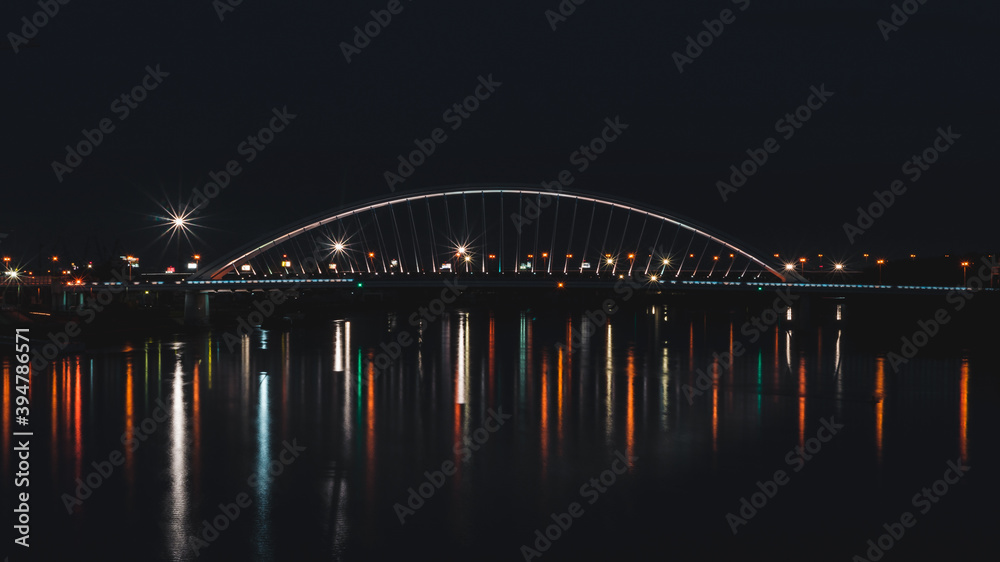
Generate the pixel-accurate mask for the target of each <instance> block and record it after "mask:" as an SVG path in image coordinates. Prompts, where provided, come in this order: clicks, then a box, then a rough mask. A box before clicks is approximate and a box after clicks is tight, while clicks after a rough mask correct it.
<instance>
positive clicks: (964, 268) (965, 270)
mask: <svg viewBox="0 0 1000 562" xmlns="http://www.w3.org/2000/svg"><path fill="white" fill-rule="evenodd" d="M968 278H969V262H967V261H963V262H962V285H965V284H966V283H967V281H968Z"/></svg>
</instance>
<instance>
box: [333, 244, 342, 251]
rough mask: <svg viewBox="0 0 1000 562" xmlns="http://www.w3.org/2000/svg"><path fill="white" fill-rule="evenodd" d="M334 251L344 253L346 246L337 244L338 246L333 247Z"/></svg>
mask: <svg viewBox="0 0 1000 562" xmlns="http://www.w3.org/2000/svg"><path fill="white" fill-rule="evenodd" d="M333 249H334V250H337V251H338V252H343V251H344V245H343V244H341V243H340V242H337V243H336V244H334V245H333Z"/></svg>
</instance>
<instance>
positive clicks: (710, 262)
mask: <svg viewBox="0 0 1000 562" xmlns="http://www.w3.org/2000/svg"><path fill="white" fill-rule="evenodd" d="M780 267H781V266H780V265H779V264H773V265H772V264H770V263H768V261H767V260H765V259H764V258H763V257H761V255H760V254H758V253H756V252H754V251H753V250H752V249H750V248H749V247H748V246H747V245H746V244H743V243H741V242H738V241H737V240H735V239H734V238H732V237H730V236H727V235H724V234H722V233H721V232H718V231H715V230H713V229H711V228H709V227H707V226H705V225H701V224H698V223H697V222H695V221H693V220H690V219H686V218H683V217H680V216H678V215H675V214H671V213H667V212H665V211H661V210H658V209H655V208H653V207H650V206H648V205H643V204H640V203H636V202H632V201H628V200H625V199H622V198H618V197H613V196H607V195H598V194H591V193H585V192H579V191H552V190H546V189H539V188H533V187H527V186H523V187H498V186H490V187H472V186H465V187H459V188H441V189H436V190H432V191H425V192H416V193H409V194H407V195H406V196H399V195H398V194H394V195H392V196H388V197H381V198H376V199H372V200H368V201H365V202H362V203H356V204H351V205H348V206H345V207H341V208H337V209H332V210H329V211H325V212H322V213H318V214H315V215H313V216H310V217H308V218H305V219H303V220H301V221H298V222H296V223H293V224H291V225H288V226H286V227H283V228H281V229H279V230H276V231H274V232H270V233H268V234H265V235H263V236H261V237H260V238H259V239H257V240H255V241H253V242H252V243H249V244H247V245H246V246H244V247H241V248H238V249H237V250H235V251H233V252H231V253H229V254H227V255H225V256H222V257H220V258H219V259H217V260H215V261H214V262H213V263H211V264H209V265H207V266H205V267H203V268H201V269H200V270H199V271H197V272H196V273H195V274H194V275H192V276H191V277H190V278H189V282H193V283H198V282H211V281H220V280H244V281H253V280H267V279H272V280H278V279H286V280H288V279H296V278H304V279H317V280H318V279H331V280H332V279H336V278H343V277H348V276H349V277H351V278H376V277H377V278H378V279H379V280H380V281H383V282H384V281H387V278H385V277H384V276H386V275H390V276H393V277H392V279H394V280H398V281H399V282H400V284H405V282H406V281H407V280H416V279H419V278H421V276H423V278H425V279H426V278H428V277H430V276H436V275H437V276H440V275H455V274H461V275H469V276H476V277H479V276H484V277H485V276H489V277H490V278H491V281H492V282H494V283H502V284H508V283H509V284H510V285H516V284H518V283H519V282H522V283H523V282H531V281H533V282H535V283H537V282H538V280H539V276H541V275H552V276H562V277H566V278H581V279H583V278H589V279H599V278H605V279H609V278H616V277H625V276H632V277H634V276H640V275H641V276H644V277H646V278H648V279H650V280H653V281H657V280H659V281H661V282H663V281H666V280H695V279H698V280H714V281H720V280H721V281H726V280H733V281H740V280H758V279H759V280H769V281H780V282H801V281H804V280H803V279H802V278H801V277H800V276H799V275H798V274H797V273H795V272H794V271H787V270H784V269H779V268H780ZM396 276H399V277H396ZM501 280H502V281H501Z"/></svg>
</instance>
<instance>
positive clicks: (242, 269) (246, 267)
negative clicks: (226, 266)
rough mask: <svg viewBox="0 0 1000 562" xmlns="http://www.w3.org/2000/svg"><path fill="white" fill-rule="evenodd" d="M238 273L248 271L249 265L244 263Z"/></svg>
mask: <svg viewBox="0 0 1000 562" xmlns="http://www.w3.org/2000/svg"><path fill="white" fill-rule="evenodd" d="M240 271H250V264H248V263H245V264H243V265H241V266H240Z"/></svg>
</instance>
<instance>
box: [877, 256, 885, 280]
mask: <svg viewBox="0 0 1000 562" xmlns="http://www.w3.org/2000/svg"><path fill="white" fill-rule="evenodd" d="M875 263H876V264H878V284H879V285H881V284H882V265H883V264H885V260H876V261H875Z"/></svg>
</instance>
